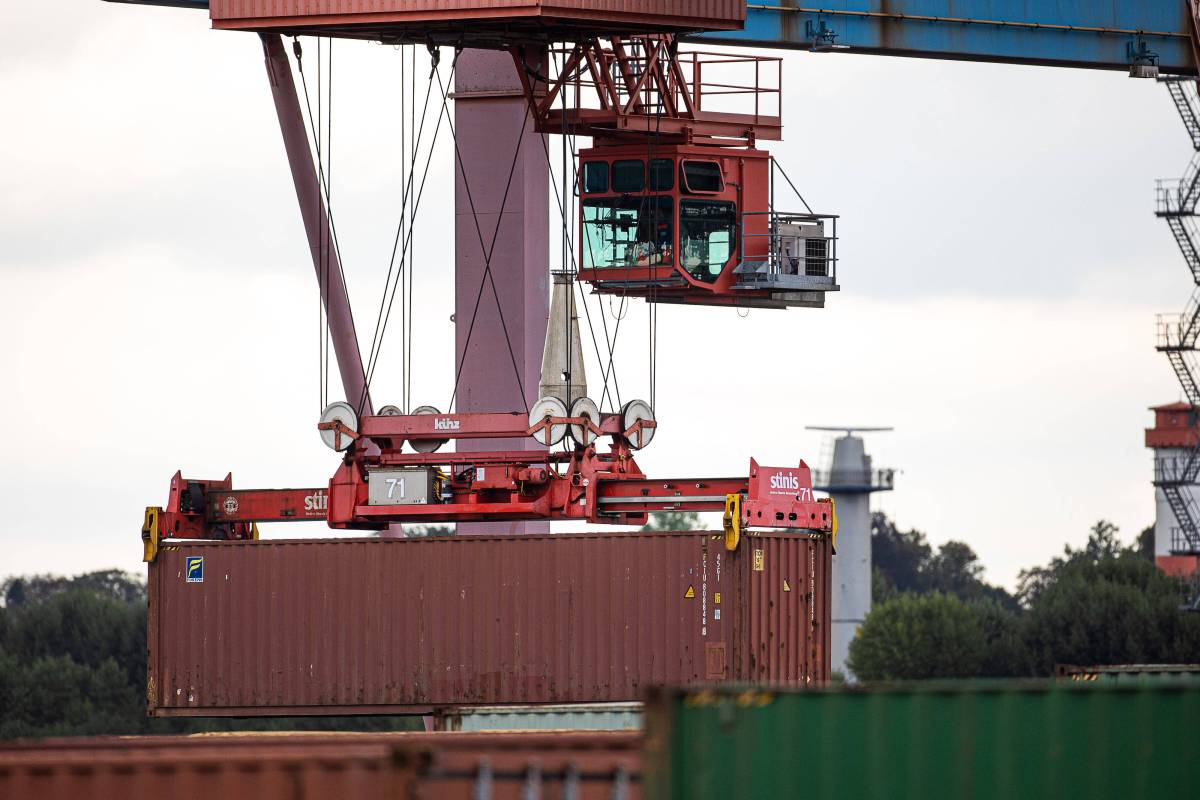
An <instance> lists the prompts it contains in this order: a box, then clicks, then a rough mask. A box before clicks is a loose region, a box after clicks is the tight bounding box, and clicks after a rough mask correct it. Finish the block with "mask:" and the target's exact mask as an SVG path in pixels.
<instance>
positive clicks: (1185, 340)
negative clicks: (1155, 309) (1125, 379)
mask: <svg viewBox="0 0 1200 800" xmlns="http://www.w3.org/2000/svg"><path fill="white" fill-rule="evenodd" d="M1198 293H1200V290H1198V292H1193V293H1192V296H1191V297H1190V298H1188V303H1187V306H1185V307H1184V309H1183V313H1182V314H1158V315H1157V319H1156V327H1157V329H1158V334H1157V341H1158V344H1157V347H1158V349H1159V350H1194V349H1195V348H1196V339H1197V338H1200V297H1198V296H1197V294H1198Z"/></svg>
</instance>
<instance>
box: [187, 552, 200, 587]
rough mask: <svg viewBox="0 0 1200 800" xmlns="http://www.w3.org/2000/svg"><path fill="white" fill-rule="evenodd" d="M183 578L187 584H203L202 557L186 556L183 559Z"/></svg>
mask: <svg viewBox="0 0 1200 800" xmlns="http://www.w3.org/2000/svg"><path fill="white" fill-rule="evenodd" d="M183 578H184V580H186V581H187V582H188V583H204V556H186V557H185V558H184V559H183Z"/></svg>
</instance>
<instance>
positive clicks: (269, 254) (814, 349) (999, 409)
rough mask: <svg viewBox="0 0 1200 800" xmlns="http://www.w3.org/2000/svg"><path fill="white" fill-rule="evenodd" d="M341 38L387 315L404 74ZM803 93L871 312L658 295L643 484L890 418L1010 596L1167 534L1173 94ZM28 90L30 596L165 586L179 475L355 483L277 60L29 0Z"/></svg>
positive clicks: (365, 277)
mask: <svg viewBox="0 0 1200 800" xmlns="http://www.w3.org/2000/svg"><path fill="white" fill-rule="evenodd" d="M68 6H69V8H68ZM338 48H339V49H338V51H337V53H338V55H337V58H338V62H337V82H336V84H335V88H334V91H335V101H336V103H337V109H338V111H337V118H336V123H337V124H336V127H335V137H336V142H337V144H336V147H337V149H336V153H337V162H336V163H337V166H336V171H335V174H334V193H335V198H336V199H335V210H336V214H337V222H338V226H339V232H340V235H341V240H342V248H343V256H344V260H345V266H346V272H347V280H348V283H349V285H350V291H351V296H352V299H353V301H354V304H355V307H356V309H358V310H359V314H358V316H359V318H360V320H363V319H368V318H370V319H373V312H372V310H371V309H373V308H374V306H375V304H377V303H378V300H379V294H380V292H381V290H382V285H383V276H384V274H385V272H386V265H387V258H388V254H389V253H390V247H391V237H392V235H393V233H394V226H395V222H396V220H395V217H396V213H397V211H396V209H397V207H398V204H397V199H396V198H397V195H398V191H399V189H398V187H399V164H400V158H399V155H398V153H399V149H398V147H397V146H396V138H397V136H398V130H399V127H398V126H399V122H398V118H399V115H398V112H397V108H396V101H397V98H398V96H399V86H398V70H399V58H400V57H399V54H398V53H397V52H396V51H395V50H393V49H391V48H385V47H380V46H378V45H370V44H365V43H364V44H339V45H338ZM785 80H786V94H785V99H784V123H785V141H784V142H782V143H777V144H775V145H774V146H772V147H770V149H771V150H772V152H773V153H774V154H775V155H776V157H777V158H778V159H779V160H780V162H781V163H782V164H783V165H784V166H785V167H786V168H787V170H788V172H789V174H790V175H791V176H792V177H793V179H794V180H797V182H798V183H799V184H800V188H801V189H802V191H803V192H804V193H805V195H806V197H807V198H808V199H809V201H810V202H811V203H812V204H813V205H814V206H816V207H819V210H823V211H829V212H833V213H838V214H840V215H842V218H841V223H840V225H839V233H840V235H841V237H842V238H841V241H840V245H839V250H840V253H839V254H840V256H841V259H842V260H841V263H840V265H839V277H840V279H841V280H840V282H841V285H842V291H841V293H840V294H837V295H834V296H832V297H831V298H830V299H829V302H828V304H827V307H826V308H825V309H824V310H820V311H815V310H791V311H787V312H779V311H755V312H753V313H751V314H749V316H747V317H745V318H741V317H739V316H738V315H737V314H736V313H735V312H734V311H732V310H711V309H692V308H677V307H671V306H666V307H663V308H662V309H661V311H660V315H659V323H660V334H659V358H660V365H659V375H658V383H657V405H658V407H657V414H658V419H659V423H660V426H661V427H660V430H659V435H658V437H657V438H656V440H655V442H654V444H653V445H652V446H651V447H650V448H649V449H647V451H646V452H645V454H644V455H643V456H642V457H641V458H640V459H639V462H640V464H641V466H642V467H643V469H644V470H645V471H646V472H647V473H648V474H651V475H662V476H672V475H678V476H686V475H689V474H697V475H699V474H730V475H739V474H744V472H745V470H746V464H747V461H748V459H749V458H750V456H755V457H757V458H758V459H759V461H760V462H764V463H777V464H787V463H792V462H794V461H795V460H796V459H797V458H801V457H803V458H806V459H808V460H809V461H810V463H815V462H817V461H818V460H819V456H820V454H821V450H822V444H823V443H822V439H821V436H820V435H819V434H815V433H810V432H807V431H805V430H804V426H805V425H813V424H867V425H893V426H895V428H896V431H895V432H894V433H887V434H876V435H871V436H870V438H869V440H868V448H869V450H870V451H871V452H872V453H873V454H874V455H875V460H876V463H877V465H880V466H889V465H890V466H894V467H897V468H899V469H901V470H902V472H901V474H900V476H899V477H898V479H897V481H896V491H895V492H893V493H890V494H883V495H876V497H875V503H876V507H878V508H881V509H883V510H885V511H887V512H888V513H889V514H890V515H892V516H893V517H894V518H895V519H896V521H897V522H898V523H899V524H900V525H902V526H904V527H916V528H919V529H920V530H923V531H925V532H926V533H927V534H928V535H929V537H930V539H931V541H933V542H934V543H935V544H936V543H939V542H942V541H945V540H947V539H951V538H954V539H961V540H964V541H966V542H968V543H969V544H970V545H971V546H972V547H973V548H974V549H975V550H976V551H977V552H978V553H979V554H980V556H981V557H982V559H983V561H984V563H985V564H986V566H987V569H988V577H989V578H990V579H992V580H994V581H998V582H1001V583H1004V584H1007V585H1011V584H1012V583H1013V581H1014V579H1015V576H1016V574H1017V572H1018V570H1019V569H1021V568H1022V567H1026V566H1029V565H1032V564H1037V563H1040V562H1044V561H1045V560H1046V559H1047V558H1049V557H1050V556H1051V555H1053V554H1054V553H1056V552H1058V551H1060V550H1061V548H1062V547H1063V545H1064V544H1065V543H1073V544H1079V543H1081V542H1082V541H1084V540H1085V539H1086V536H1087V530H1088V528H1089V526H1090V525H1091V524H1092V523H1094V522H1095V521H1096V520H1098V519H1100V518H1104V519H1109V520H1112V521H1114V522H1116V523H1117V524H1118V525H1120V526H1121V529H1122V531H1123V535H1124V537H1125V538H1126V539H1127V540H1128V539H1131V538H1132V537H1133V536H1134V535H1135V534H1136V532H1137V531H1139V530H1140V529H1141V528H1143V527H1144V526H1146V525H1148V524H1150V523H1151V522H1152V521H1153V514H1154V503H1153V489H1152V487H1151V485H1150V477H1151V462H1150V455H1149V453H1148V451H1146V450H1145V449H1144V448H1143V446H1142V429H1143V428H1144V427H1145V426H1146V425H1148V424H1149V423H1150V419H1151V415H1150V414H1149V412H1148V411H1147V410H1146V409H1147V407H1148V406H1150V405H1153V404H1157V403H1162V402H1169V401H1172V400H1176V399H1178V398H1179V396H1180V392H1179V389H1178V386H1177V384H1176V382H1175V380H1174V378H1173V376H1172V374H1171V371H1170V368H1169V367H1168V365H1167V363H1166V360H1165V359H1164V358H1163V357H1162V356H1161V355H1159V354H1157V353H1156V352H1155V351H1154V349H1153V343H1154V337H1153V323H1154V314H1155V313H1156V312H1162V311H1177V310H1179V309H1181V308H1182V307H1183V304H1184V302H1185V300H1186V299H1187V296H1188V293H1189V291H1190V288H1191V286H1190V281H1189V279H1188V274H1187V270H1186V268H1185V266H1184V264H1183V262H1182V260H1181V258H1180V256H1179V254H1178V252H1177V251H1176V250H1175V247H1174V244H1173V242H1172V240H1171V237H1170V235H1169V233H1168V231H1167V228H1166V226H1165V225H1164V224H1163V223H1162V222H1161V221H1160V220H1157V219H1155V217H1154V215H1153V187H1154V179H1155V178H1161V177H1173V176H1178V175H1179V174H1181V173H1182V171H1183V169H1184V167H1185V165H1186V164H1187V161H1188V158H1189V156H1190V154H1191V149H1190V146H1189V142H1188V140H1187V138H1186V135H1185V133H1184V130H1183V127H1182V125H1181V124H1180V122H1179V121H1178V119H1177V117H1176V115H1175V112H1174V109H1173V107H1172V106H1171V103H1170V101H1169V99H1168V96H1167V93H1166V91H1165V90H1164V89H1163V88H1162V87H1161V86H1157V85H1155V83H1154V82H1151V81H1135V80H1130V79H1128V78H1126V77H1125V76H1124V75H1123V74H1120V73H1107V72H1086V71H1067V70H1053V69H1046V68H1033V67H1012V66H999V65H979V64H960V63H953V62H938V61H919V60H903V59H895V58H873V57H863V56H850V55H843V54H826V55H813V54H809V53H789V54H787V55H786V76H785ZM0 99H2V100H3V103H4V113H3V123H2V124H0V145H2V147H0V164H2V166H3V169H4V174H5V180H4V181H3V182H0V243H2V244H3V247H2V249H0V304H2V307H0V336H2V337H3V340H4V341H5V342H6V343H7V344H6V346H5V347H3V348H0V375H2V376H3V380H4V390H3V391H0V419H2V420H3V421H4V424H5V425H6V427H7V435H6V436H5V440H6V445H5V447H4V455H3V456H2V457H0V497H2V498H3V501H4V502H3V507H4V509H5V510H6V513H5V516H4V519H3V521H0V548H2V549H0V576H4V575H9V574H17V573H29V572H60V573H75V572H80V571H84V570H90V569H98V568H104V567H110V566H116V567H121V568H126V569H141V567H140V554H141V551H140V546H139V541H138V529H139V526H140V520H141V514H142V509H143V508H144V507H145V506H147V505H156V504H162V503H164V502H165V500H166V492H167V484H168V481H169V479H170V477H171V475H172V473H174V472H175V470H177V469H183V470H184V473H185V474H186V475H189V476H193V477H221V476H224V474H225V473H226V472H228V471H232V472H233V473H234V476H235V480H236V485H239V486H243V487H251V486H262V487H277V486H308V485H321V484H323V483H324V482H325V481H327V480H328V477H329V475H330V474H331V473H332V471H333V469H334V468H335V466H336V457H335V456H333V454H332V453H330V452H329V451H328V450H327V449H326V448H325V447H324V446H323V445H321V443H320V441H319V439H318V436H317V432H316V430H315V428H314V424H315V421H316V417H317V414H318V410H319V409H318V405H319V403H318V400H319V397H318V390H317V381H318V377H317V375H318V373H317V339H318V336H317V321H316V316H317V295H316V291H315V282H314V280H313V277H312V267H311V262H310V261H309V260H308V252H307V248H306V246H305V242H304V237H303V231H302V228H301V224H300V217H299V213H298V211H297V207H296V204H295V199H294V195H293V192H292V185H291V179H290V176H289V172H288V167H287V163H286V160H285V157H284V154H283V150H282V147H281V143H280V138H279V129H278V126H277V124H276V120H275V117H274V109H273V107H272V104H271V99H270V93H269V88H268V85H267V82H266V79H265V77H264V74H263V68H262V59H261V50H260V48H259V45H258V41H257V39H256V38H255V37H254V36H252V35H248V34H237V33H225V32H215V31H211V30H209V29H208V24H207V20H206V19H205V17H204V15H203V14H202V13H196V12H188V11H180V10H171V9H150V8H138V7H136V6H119V5H109V4H105V3H101V2H98V0H87V1H86V2H85V1H83V0H78V1H77V2H71V3H69V4H20V5H19V6H16V5H15V4H11V3H10V4H7V5H6V6H5V8H4V9H3V11H0ZM447 142H448V140H443V144H442V146H441V147H440V148H439V152H438V153H437V154H435V158H434V166H433V170H434V171H433V174H432V175H431V178H430V189H429V190H428V191H429V195H428V196H427V197H426V199H425V201H424V204H423V211H422V214H421V220H422V228H421V234H420V236H419V238H418V242H417V255H418V258H417V263H418V265H419V268H418V269H417V271H416V284H417V286H416V288H417V294H418V297H419V302H418V316H417V326H416V327H417V330H418V331H419V333H420V335H421V340H420V342H419V346H418V347H417V348H415V349H416V350H417V352H418V354H419V361H418V364H417V371H416V378H415V381H414V393H413V399H414V401H415V402H418V403H419V402H431V403H433V404H435V405H439V404H440V405H443V406H444V404H445V398H446V397H447V396H448V395H449V388H450V386H451V384H452V382H453V362H452V358H453V326H452V323H451V322H450V318H449V317H450V314H451V313H452V310H453V294H452V292H453V285H452V281H451V269H452V264H453V253H452V251H451V249H450V248H449V247H448V246H447V242H448V241H450V237H451V236H452V223H453V220H452V218H451V214H450V208H452V202H453V199H452V196H451V192H450V187H451V185H452V181H451V180H450V178H451V167H452V163H451V160H450V151H449V149H448V147H447ZM629 313H630V314H631V315H633V319H634V320H635V324H633V325H632V327H633V328H634V329H636V331H637V333H636V335H635V334H631V335H630V337H629V338H627V339H623V340H622V342H621V348H622V349H621V354H620V359H621V360H620V364H621V366H620V370H621V375H622V389H623V391H624V393H625V394H627V395H630V394H632V395H645V394H648V391H649V390H648V386H647V385H646V383H647V382H646V380H645V378H644V377H643V376H645V375H646V367H645V358H646V355H645V353H646V343H645V337H644V333H643V331H644V329H645V319H646V313H647V311H646V307H645V305H644V304H641V303H638V304H635V305H634V306H633V307H632V308H631V309H630V310H629ZM368 333H369V332H368ZM360 334H361V332H360ZM622 335H623V336H624V334H622ZM399 349H400V345H399V340H398V338H392V339H389V341H388V343H387V344H386V345H385V349H384V356H383V359H382V361H381V366H380V368H379V375H378V377H377V380H376V382H375V388H374V392H373V393H374V395H375V397H376V398H377V402H379V403H383V402H398V401H399V393H400V386H401V380H400V369H399V363H398V361H397V360H396V358H395V355H396V354H398V352H399ZM389 353H390V354H392V356H393V357H391V358H389ZM731 367H733V368H736V369H737V371H738V373H739V374H741V375H743V376H744V378H743V379H741V380H739V381H736V382H735V381H732V380H730V378H729V374H730V371H731ZM589 368H590V369H591V370H592V371H593V372H592V374H593V375H595V374H596V365H595V364H589ZM334 380H335V386H336V377H335V379H334ZM334 391H335V393H336V389H335V390H334ZM298 530H300V531H304V532H306V535H307V532H309V531H311V530H312V529H311V528H305V527H301V528H299V529H298ZM276 531H278V529H276ZM291 531H292V532H293V533H295V532H296V531H297V529H291Z"/></svg>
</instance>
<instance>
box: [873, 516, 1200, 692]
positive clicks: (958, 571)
mask: <svg viewBox="0 0 1200 800" xmlns="http://www.w3.org/2000/svg"><path fill="white" fill-rule="evenodd" d="M877 517H880V518H881V517H882V515H877ZM889 526H891V523H889V522H887V520H886V519H885V518H881V519H880V520H879V522H878V523H877V524H876V531H877V532H879V533H881V534H882V535H881V538H882V539H883V541H884V552H885V553H887V554H888V556H889V557H891V558H893V559H894V560H893V561H892V562H887V561H885V565H884V566H881V567H880V568H878V569H877V571H876V573H875V574H874V575H873V580H872V586H873V589H874V591H875V593H876V596H875V601H876V605H875V607H874V608H873V609H872V611H871V613H870V614H869V615H868V616H867V619H866V621H865V622H864V623H863V626H862V628H861V629H860V630H859V634H858V636H857V637H856V638H855V640H854V642H853V643H851V646H850V661H851V665H852V668H853V669H854V671H855V673H856V674H857V676H858V677H859V678H861V679H863V680H901V679H903V680H920V679H926V678H958V677H976V676H977V677H1021V676H1041V677H1047V676H1049V675H1051V674H1053V671H1054V667H1055V666H1056V665H1058V664H1075V665H1084V666H1095V665H1104V664H1131V663H1195V662H1197V661H1200V614H1189V613H1185V612H1182V611H1180V608H1179V606H1180V590H1179V584H1178V582H1177V581H1176V580H1175V579H1173V578H1170V577H1168V576H1166V575H1164V574H1163V573H1161V572H1159V571H1158V569H1156V568H1155V566H1154V564H1153V561H1152V560H1150V559H1148V558H1147V557H1146V555H1145V552H1146V551H1145V548H1146V546H1147V545H1146V534H1145V532H1143V533H1142V535H1140V536H1139V537H1138V542H1137V543H1136V544H1135V545H1133V546H1132V547H1124V546H1123V545H1122V544H1121V543H1120V541H1119V540H1118V538H1117V534H1118V529H1117V527H1116V526H1115V525H1113V524H1112V523H1109V522H1105V521H1103V520H1102V521H1100V522H1098V523H1096V525H1094V526H1093V527H1092V530H1091V534H1090V535H1089V537H1088V541H1087V544H1086V545H1084V546H1083V547H1082V548H1078V549H1076V548H1071V547H1066V548H1064V550H1063V554H1062V555H1061V556H1057V557H1055V558H1053V559H1052V560H1051V561H1050V563H1049V564H1047V565H1045V566H1040V567H1033V568H1031V569H1027V570H1023V571H1022V572H1021V574H1020V584H1019V590H1018V592H1017V596H1016V599H1017V600H1019V603H1016V602H1013V598H1011V597H1009V596H1008V595H1007V593H1001V592H999V590H995V587H989V586H988V585H987V584H986V583H984V582H983V581H982V575H981V570H980V569H979V565H978V563H977V559H976V558H975V555H974V553H973V552H971V551H970V548H967V547H966V546H965V545H958V544H956V543H953V542H952V543H948V544H947V545H943V546H942V547H941V548H939V550H938V552H937V553H934V552H933V551H932V549H931V548H929V547H928V545H926V544H925V542H924V537H923V536H922V535H920V534H919V533H917V532H916V531H909V532H907V533H901V532H899V531H897V530H895V528H894V526H891V527H890V529H889ZM897 564H898V567H897ZM889 568H890V569H891V572H889V571H888V569H889ZM993 590H995V591H993Z"/></svg>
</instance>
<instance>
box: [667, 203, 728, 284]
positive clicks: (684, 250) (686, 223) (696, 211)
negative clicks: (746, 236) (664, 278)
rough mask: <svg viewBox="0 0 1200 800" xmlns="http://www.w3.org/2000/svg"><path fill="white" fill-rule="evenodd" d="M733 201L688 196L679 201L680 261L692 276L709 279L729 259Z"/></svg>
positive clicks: (712, 279)
mask: <svg viewBox="0 0 1200 800" xmlns="http://www.w3.org/2000/svg"><path fill="white" fill-rule="evenodd" d="M736 225H737V214H736V211H735V210H734V206H733V203H721V202H715V201H708V200H688V201H685V202H683V203H680V204H679V252H680V263H681V264H682V265H683V268H684V269H686V270H687V271H688V272H689V273H690V274H691V276H692V277H693V278H695V279H696V280H699V281H705V282H706V283H712V282H713V281H715V280H716V279H717V276H718V275H720V274H721V270H723V269H725V265H726V264H727V263H729V257H730V256H731V255H733V246H734V241H735V239H736Z"/></svg>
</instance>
